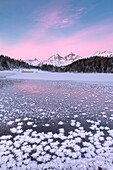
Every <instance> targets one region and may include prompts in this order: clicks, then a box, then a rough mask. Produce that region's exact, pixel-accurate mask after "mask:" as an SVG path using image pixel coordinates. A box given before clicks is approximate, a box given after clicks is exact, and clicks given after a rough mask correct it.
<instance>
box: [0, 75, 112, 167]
mask: <svg viewBox="0 0 113 170" xmlns="http://www.w3.org/2000/svg"><path fill="white" fill-rule="evenodd" d="M37 74H38V73H37ZM51 74H52V73H51ZM0 87H1V88H0V95H1V98H0V114H1V115H2V116H1V117H0V169H12V170H15V169H19V170H21V169H25V170H26V169H34V170H36V169H44V168H48V169H59V170H61V169H62V170H63V169H74V170H75V169H77V170H78V169H79V170H81V169H84V170H85V169H98V168H99V167H100V168H103V169H108V170H109V169H113V163H112V162H113V126H112V125H113V119H112V118H113V102H112V101H113V86H112V85H111V86H110V85H109V86H107V85H100V84H95V83H94V84H87V83H82V82H80V83H76V82H73V81H69V82H66V81H36V80H14V79H13V80H9V79H1V81H0ZM7 101H8V102H7Z"/></svg>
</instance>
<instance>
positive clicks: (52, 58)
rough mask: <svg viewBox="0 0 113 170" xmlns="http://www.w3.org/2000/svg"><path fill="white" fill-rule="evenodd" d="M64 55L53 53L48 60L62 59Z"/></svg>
mask: <svg viewBox="0 0 113 170" xmlns="http://www.w3.org/2000/svg"><path fill="white" fill-rule="evenodd" d="M62 59H63V57H61V56H60V55H59V54H56V55H52V56H51V57H50V58H49V59H48V60H49V61H53V60H62Z"/></svg>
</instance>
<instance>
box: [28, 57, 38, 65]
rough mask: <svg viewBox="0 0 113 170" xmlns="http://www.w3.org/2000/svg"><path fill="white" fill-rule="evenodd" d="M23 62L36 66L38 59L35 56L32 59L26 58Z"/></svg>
mask: <svg viewBox="0 0 113 170" xmlns="http://www.w3.org/2000/svg"><path fill="white" fill-rule="evenodd" d="M25 62H26V63H28V64H29V65H33V66H37V65H39V63H40V61H39V60H38V59H37V58H35V59H32V60H26V61H25Z"/></svg>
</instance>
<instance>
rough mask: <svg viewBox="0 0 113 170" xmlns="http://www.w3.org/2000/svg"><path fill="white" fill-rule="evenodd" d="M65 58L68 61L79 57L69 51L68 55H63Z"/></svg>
mask: <svg viewBox="0 0 113 170" xmlns="http://www.w3.org/2000/svg"><path fill="white" fill-rule="evenodd" d="M64 58H65V60H66V61H67V60H68V61H70V60H73V61H75V60H77V59H79V58H81V57H80V56H79V55H75V54H74V53H72V52H71V53H70V54H68V55H66V56H65V57H64Z"/></svg>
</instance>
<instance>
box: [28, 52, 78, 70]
mask: <svg viewBox="0 0 113 170" xmlns="http://www.w3.org/2000/svg"><path fill="white" fill-rule="evenodd" d="M80 58H81V57H80V56H79V55H75V54H74V53H70V54H68V55H67V56H65V57H62V56H60V55H59V54H56V55H52V56H51V57H50V58H48V60H44V61H41V62H40V61H39V60H38V59H36V58H35V59H34V60H26V61H25V62H26V63H28V64H29V65H33V66H42V65H45V64H47V65H53V66H56V67H60V66H65V65H68V64H71V63H73V62H74V61H76V60H78V59H80Z"/></svg>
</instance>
